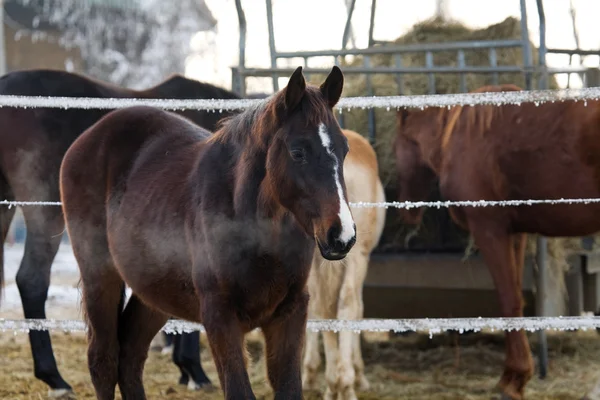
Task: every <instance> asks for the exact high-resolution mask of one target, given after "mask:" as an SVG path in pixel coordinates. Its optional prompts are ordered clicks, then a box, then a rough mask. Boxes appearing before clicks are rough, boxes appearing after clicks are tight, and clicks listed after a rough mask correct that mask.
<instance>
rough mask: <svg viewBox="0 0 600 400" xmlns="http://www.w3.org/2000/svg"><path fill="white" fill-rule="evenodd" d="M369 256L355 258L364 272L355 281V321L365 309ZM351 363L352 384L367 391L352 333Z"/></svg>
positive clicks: (357, 343) (358, 347) (357, 336)
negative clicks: (352, 369)
mask: <svg viewBox="0 0 600 400" xmlns="http://www.w3.org/2000/svg"><path fill="white" fill-rule="evenodd" d="M369 257H370V255H369V254H362V257H361V258H357V260H356V262H357V265H360V266H361V270H363V271H364V276H363V277H362V279H360V280H358V281H357V286H358V287H357V291H356V297H357V299H358V300H357V302H358V312H357V319H362V318H363V317H364V315H365V307H364V302H363V283H364V280H365V277H366V272H367V268H368V266H369ZM352 363H353V364H354V375H355V381H354V384H355V386H356V388H357V389H358V390H360V391H367V390H369V388H370V386H371V385H370V384H369V380H368V379H367V377H366V376H365V363H364V361H363V358H362V348H361V343H360V333H354V335H353V341H352Z"/></svg>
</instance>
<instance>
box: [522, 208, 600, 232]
mask: <svg viewBox="0 0 600 400" xmlns="http://www.w3.org/2000/svg"><path fill="white" fill-rule="evenodd" d="M521 207H522V208H524V209H523V210H521V211H520V212H519V213H518V215H517V217H516V218H515V220H514V224H513V226H514V228H515V229H514V230H515V231H517V232H524V233H538V234H541V235H544V236H549V237H559V236H565V237H569V236H587V235H591V234H594V233H596V232H598V231H600V205H598V204H569V205H567V204H555V205H550V204H548V205H536V206H531V207H529V206H521Z"/></svg>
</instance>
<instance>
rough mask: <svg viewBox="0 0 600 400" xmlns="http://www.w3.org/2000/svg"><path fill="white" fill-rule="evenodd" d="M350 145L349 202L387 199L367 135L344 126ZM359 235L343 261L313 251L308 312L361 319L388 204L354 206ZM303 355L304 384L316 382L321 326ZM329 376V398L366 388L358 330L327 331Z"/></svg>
mask: <svg viewBox="0 0 600 400" xmlns="http://www.w3.org/2000/svg"><path fill="white" fill-rule="evenodd" d="M342 132H343V133H344V135H345V136H346V139H348V144H349V147H350V151H349V152H348V155H347V156H346V160H345V161H344V179H345V181H346V188H347V191H348V201H350V202H360V201H362V202H373V203H376V202H384V201H385V193H384V191H383V185H382V183H381V180H380V179H379V167H378V165H377V156H376V154H375V151H374V150H373V147H371V145H370V144H369V142H368V140H366V139H365V138H363V137H362V136H360V135H359V134H358V133H356V132H354V131H351V130H347V129H344V130H342ZM352 216H353V217H354V222H355V223H356V229H357V231H358V233H357V237H358V239H357V241H356V244H355V245H354V247H353V248H352V250H351V251H350V252H349V253H348V255H347V256H346V258H345V259H344V261H343V263H342V264H336V263H335V262H331V261H327V260H323V258H322V257H321V255H320V254H318V253H317V252H315V254H314V257H313V264H312V268H311V273H310V275H309V278H308V290H309V293H310V302H309V304H308V310H309V311H308V315H309V318H327V319H336V318H338V319H348V320H349V319H362V317H363V299H362V287H363V282H364V280H365V277H366V275H367V269H368V266H369V258H370V256H371V252H372V251H373V249H374V248H375V246H377V243H378V242H379V239H380V237H381V233H382V232H383V226H384V223H385V208H382V207H378V208H355V209H353V211H352ZM306 335H307V336H306V349H305V355H304V370H303V375H302V379H303V384H304V388H305V389H311V388H313V387H314V386H315V380H316V374H317V369H318V368H319V365H320V363H321V356H320V354H319V334H318V332H312V331H311V332H307V334H306ZM323 343H324V346H325V356H326V368H325V371H326V372H325V375H326V381H327V390H326V393H325V398H326V399H336V398H341V399H344V400H345V399H356V394H355V391H354V385H355V384H356V386H357V387H358V388H359V390H366V389H368V387H369V382H368V381H367V379H366V377H365V375H364V363H363V360H362V354H361V349H360V334H357V333H354V332H352V331H341V332H339V333H335V332H328V331H326V332H323Z"/></svg>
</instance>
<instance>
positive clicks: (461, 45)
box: [267, 0, 523, 58]
mask: <svg viewBox="0 0 600 400" xmlns="http://www.w3.org/2000/svg"><path fill="white" fill-rule="evenodd" d="M267 1H270V0H267ZM522 44H523V42H522V41H521V40H518V39H510V40H482V41H477V42H450V43H427V44H409V45H402V46H399V45H393V46H379V47H374V48H370V47H368V48H365V49H344V50H311V51H292V52H285V51H282V52H276V53H275V54H276V57H277V58H296V57H326V56H331V57H334V56H348V55H367V54H395V53H423V52H426V51H433V52H438V51H451V50H478V49H488V48H490V47H494V48H497V49H499V48H508V47H521V46H522Z"/></svg>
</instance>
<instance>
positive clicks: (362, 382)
mask: <svg viewBox="0 0 600 400" xmlns="http://www.w3.org/2000/svg"><path fill="white" fill-rule="evenodd" d="M370 388H371V384H370V383H369V380H368V379H367V377H366V376H364V375H362V376H361V377H360V378H359V379H357V380H356V389H357V390H358V391H360V392H366V391H368V390H369V389H370Z"/></svg>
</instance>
